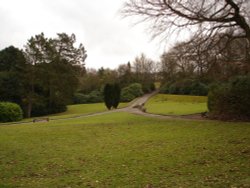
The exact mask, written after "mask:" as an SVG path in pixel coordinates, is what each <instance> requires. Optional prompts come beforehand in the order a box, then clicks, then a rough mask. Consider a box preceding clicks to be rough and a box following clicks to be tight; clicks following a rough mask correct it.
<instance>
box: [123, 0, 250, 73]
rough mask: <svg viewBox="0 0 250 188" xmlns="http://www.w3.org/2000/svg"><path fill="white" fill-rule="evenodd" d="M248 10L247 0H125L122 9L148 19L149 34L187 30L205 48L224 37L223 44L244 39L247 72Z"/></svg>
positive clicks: (249, 42) (249, 44)
mask: <svg viewBox="0 0 250 188" xmlns="http://www.w3.org/2000/svg"><path fill="white" fill-rule="evenodd" d="M249 10H250V3H249V1H247V0H221V1H217V0H209V1H208V0H190V1H182V0H139V1H137V0H128V2H127V3H126V4H125V6H124V9H123V11H122V12H123V14H124V15H125V16H131V15H138V16H140V18H141V20H142V21H146V22H148V23H149V27H150V28H151V30H152V33H153V36H162V37H164V38H166V37H170V36H171V34H173V33H190V34H191V36H193V37H194V38H196V39H199V40H196V41H197V42H199V43H205V44H206V47H207V48H210V47H211V45H217V44H218V42H220V41H221V40H226V42H225V43H224V44H225V45H227V44H228V43H230V42H231V41H233V40H235V39H239V38H241V39H244V40H246V44H247V48H248V50H247V55H246V61H245V64H246V68H247V69H246V72H250V58H249V57H250V56H249V54H250V52H249V47H250V19H249V18H250V16H249V15H250V12H249ZM211 39H212V40H211ZM205 50H207V49H205ZM203 52H204V51H201V53H203Z"/></svg>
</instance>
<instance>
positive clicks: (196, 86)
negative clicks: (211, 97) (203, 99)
mask: <svg viewBox="0 0 250 188" xmlns="http://www.w3.org/2000/svg"><path fill="white" fill-rule="evenodd" d="M190 94H191V95H197V96H207V94H208V86H207V85H206V84H203V83H201V82H194V83H193V84H192V85H191V87H190Z"/></svg>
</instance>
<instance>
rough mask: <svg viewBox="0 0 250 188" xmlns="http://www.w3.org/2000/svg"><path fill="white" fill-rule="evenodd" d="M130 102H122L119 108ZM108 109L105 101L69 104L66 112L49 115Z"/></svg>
mask: <svg viewBox="0 0 250 188" xmlns="http://www.w3.org/2000/svg"><path fill="white" fill-rule="evenodd" d="M128 104H129V103H120V104H119V106H118V108H124V107H127V106H128ZM107 110H108V109H107V108H106V106H105V104H104V103H92V104H74V105H68V106H67V111H66V112H62V113H58V114H52V115H49V116H48V117H50V118H51V119H58V118H68V117H75V116H80V115H86V114H93V113H98V112H104V111H107Z"/></svg>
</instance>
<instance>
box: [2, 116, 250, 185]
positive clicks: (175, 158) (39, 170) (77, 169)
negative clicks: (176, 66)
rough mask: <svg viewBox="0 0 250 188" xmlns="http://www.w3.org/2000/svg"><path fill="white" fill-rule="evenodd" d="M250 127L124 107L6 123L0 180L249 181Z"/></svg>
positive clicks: (104, 182)
mask: <svg viewBox="0 0 250 188" xmlns="http://www.w3.org/2000/svg"><path fill="white" fill-rule="evenodd" d="M249 135H250V124H249V123H223V122H212V121H206V122H199V121H196V122H195V121H182V120H158V119H152V118H146V117H141V116H136V115H130V114H126V113H114V114H107V115H103V116H96V117H92V118H79V119H75V120H64V121H54V122H49V123H36V124H27V125H14V126H0V172H1V173H0V187H1V185H2V187H32V188H33V187H36V188H39V187H41V188H43V187H48V188H49V187H51V188H52V187H53V188H54V187H145V186H146V185H147V184H152V185H153V187H231V186H232V187H233V186H234V187H244V186H245V187H249V186H250V178H249V177H250V171H249V169H250V166H249V164H250V148H249V146H250V136H249Z"/></svg>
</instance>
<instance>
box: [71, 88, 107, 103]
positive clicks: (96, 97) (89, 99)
mask: <svg viewBox="0 0 250 188" xmlns="http://www.w3.org/2000/svg"><path fill="white" fill-rule="evenodd" d="M73 102H74V104H88V103H98V102H103V95H102V92H100V91H99V90H94V91H92V92H90V93H89V94H83V93H75V94H74V98H73Z"/></svg>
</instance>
